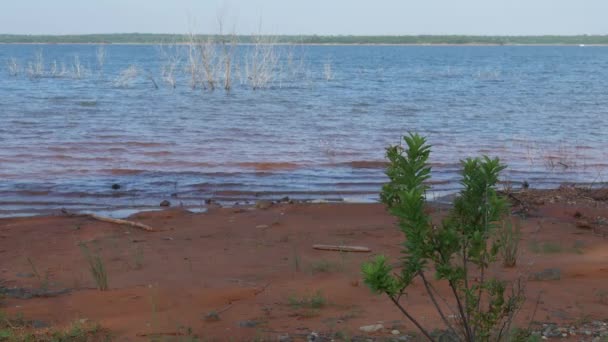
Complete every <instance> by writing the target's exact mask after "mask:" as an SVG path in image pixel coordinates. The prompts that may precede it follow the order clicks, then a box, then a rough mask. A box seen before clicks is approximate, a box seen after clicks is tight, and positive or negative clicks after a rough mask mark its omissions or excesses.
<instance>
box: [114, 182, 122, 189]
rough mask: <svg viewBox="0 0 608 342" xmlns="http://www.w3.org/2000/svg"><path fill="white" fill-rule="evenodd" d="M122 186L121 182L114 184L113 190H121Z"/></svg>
mask: <svg viewBox="0 0 608 342" xmlns="http://www.w3.org/2000/svg"><path fill="white" fill-rule="evenodd" d="M120 188H121V186H120V184H116V183H114V184H112V190H119V189H120Z"/></svg>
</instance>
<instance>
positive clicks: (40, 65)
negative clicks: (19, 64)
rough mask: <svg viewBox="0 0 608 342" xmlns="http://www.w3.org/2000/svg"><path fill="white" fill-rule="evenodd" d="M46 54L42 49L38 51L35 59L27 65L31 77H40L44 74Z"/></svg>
mask: <svg viewBox="0 0 608 342" xmlns="http://www.w3.org/2000/svg"><path fill="white" fill-rule="evenodd" d="M44 73H45V71H44V56H43V54H42V50H38V51H36V54H35V55H34V61H32V62H29V63H28V66H27V75H28V77H29V78H32V79H34V78H40V77H42V76H44Z"/></svg>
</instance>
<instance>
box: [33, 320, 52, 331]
mask: <svg viewBox="0 0 608 342" xmlns="http://www.w3.org/2000/svg"><path fill="white" fill-rule="evenodd" d="M48 327H49V325H48V324H47V323H46V322H43V321H39V320H33V321H32V328H34V329H42V328H48Z"/></svg>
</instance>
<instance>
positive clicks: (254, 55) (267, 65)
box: [245, 32, 279, 90]
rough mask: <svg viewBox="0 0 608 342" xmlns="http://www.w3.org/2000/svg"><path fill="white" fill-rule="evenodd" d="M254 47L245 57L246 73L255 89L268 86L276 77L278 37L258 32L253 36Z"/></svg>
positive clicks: (248, 80) (248, 81) (249, 82)
mask: <svg viewBox="0 0 608 342" xmlns="http://www.w3.org/2000/svg"><path fill="white" fill-rule="evenodd" d="M252 41H253V47H252V48H251V50H250V51H249V53H248V55H247V56H246V57H245V75H246V77H247V83H248V84H249V85H250V86H251V88H252V89H253V90H257V89H262V88H265V87H267V86H268V85H269V84H270V83H271V82H272V81H273V79H274V76H275V75H274V73H275V71H276V67H277V64H278V63H279V55H278V53H277V51H276V49H275V45H276V38H274V37H270V36H263V35H262V34H261V33H259V32H258V33H257V34H255V35H253V36H252Z"/></svg>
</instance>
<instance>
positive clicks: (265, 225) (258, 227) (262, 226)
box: [255, 224, 268, 229]
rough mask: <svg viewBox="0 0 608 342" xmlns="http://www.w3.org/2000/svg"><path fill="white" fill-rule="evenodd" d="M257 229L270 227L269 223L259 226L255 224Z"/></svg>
mask: <svg viewBox="0 0 608 342" xmlns="http://www.w3.org/2000/svg"><path fill="white" fill-rule="evenodd" d="M255 227H256V228H257V229H268V225H267V224H260V225H258V226H255Z"/></svg>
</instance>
